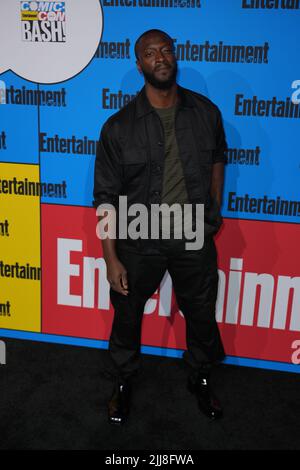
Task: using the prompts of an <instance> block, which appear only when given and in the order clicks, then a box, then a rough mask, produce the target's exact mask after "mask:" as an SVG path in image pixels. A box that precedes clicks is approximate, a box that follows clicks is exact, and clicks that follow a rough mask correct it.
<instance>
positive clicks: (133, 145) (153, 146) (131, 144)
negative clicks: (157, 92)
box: [93, 85, 227, 254]
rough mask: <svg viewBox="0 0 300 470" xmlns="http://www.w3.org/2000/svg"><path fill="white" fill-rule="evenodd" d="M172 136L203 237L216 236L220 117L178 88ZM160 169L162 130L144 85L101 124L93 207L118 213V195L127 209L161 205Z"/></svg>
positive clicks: (149, 249)
mask: <svg viewBox="0 0 300 470" xmlns="http://www.w3.org/2000/svg"><path fill="white" fill-rule="evenodd" d="M178 95H179V100H180V101H179V106H178V109H177V112H176V117H175V119H176V121H175V134H176V140H177V144H178V148H179V155H180V158H181V161H182V165H183V172H184V176H185V182H186V189H187V193H188V198H189V201H190V203H204V204H205V233H206V235H207V234H215V233H216V232H217V231H218V229H219V227H220V225H221V223H222V217H221V214H220V210H219V208H218V207H217V205H216V203H215V202H214V201H213V200H212V198H211V196H210V183H211V172H212V165H213V164H214V163H216V162H224V163H225V161H226V159H225V150H226V148H227V147H226V140H225V135H224V129H223V124H222V118H221V113H220V111H219V109H218V108H217V106H216V105H215V104H214V103H212V102H211V101H210V100H209V99H208V98H206V97H205V96H203V95H201V94H199V93H196V92H194V91H191V90H188V89H186V88H183V87H181V86H180V85H178ZM163 168H164V130H163V127H162V124H161V121H160V118H159V116H158V115H157V113H156V112H155V110H154V109H153V107H152V106H151V104H150V102H149V100H148V98H147V95H146V91H145V86H144V87H143V88H142V89H141V90H140V92H139V93H138V95H137V96H136V97H135V98H134V99H133V100H132V101H130V103H128V104H127V105H126V106H124V107H123V108H122V109H120V110H119V111H118V112H116V113H115V114H114V115H112V116H111V117H110V118H108V119H107V121H106V122H105V123H104V125H103V127H102V129H101V133H100V139H99V142H98V145H97V154H96V160H95V173H94V193H93V195H94V201H93V205H94V207H95V208H97V207H98V205H99V204H102V203H110V204H113V205H114V206H115V207H116V209H118V197H119V195H127V198H128V199H127V203H128V206H129V205H130V204H133V203H136V202H139V203H144V204H145V205H147V206H148V207H149V205H150V204H151V203H156V204H159V203H160V198H161V192H162V184H163ZM117 246H119V247H120V248H126V249H131V250H133V251H140V250H141V249H143V251H144V252H145V253H149V254H151V253H155V252H156V251H155V249H154V245H152V244H151V240H143V241H141V240H130V239H128V240H118V241H117Z"/></svg>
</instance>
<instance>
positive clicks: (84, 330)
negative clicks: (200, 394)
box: [0, 0, 300, 372]
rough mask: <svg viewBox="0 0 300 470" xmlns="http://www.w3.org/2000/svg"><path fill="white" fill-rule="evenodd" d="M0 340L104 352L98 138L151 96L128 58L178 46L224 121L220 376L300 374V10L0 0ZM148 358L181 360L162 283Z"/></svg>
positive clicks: (184, 2) (289, 2) (149, 327)
mask: <svg viewBox="0 0 300 470" xmlns="http://www.w3.org/2000/svg"><path fill="white" fill-rule="evenodd" d="M0 6H1V15H0V41H1V48H0V336H1V337H3V338H5V337H15V338H25V339H31V340H38V341H49V342H51V341H52V342H61V343H68V344H76V345H82V346H90V347H98V348H107V340H108V338H109V334H110V329H111V325H112V319H113V309H112V306H111V304H110V300H109V284H108V282H107V280H106V265H105V262H104V260H103V257H102V249H101V242H100V240H99V239H98V238H97V236H96V222H97V219H96V214H95V210H94V209H93V207H92V201H93V194H92V191H93V170H94V161H95V152H96V144H97V141H98V139H99V134H100V129H101V127H102V125H103V123H104V122H105V121H106V120H107V118H108V117H109V116H111V115H112V114H114V113H115V112H116V111H118V110H119V109H120V108H121V107H123V106H124V105H126V104H127V103H128V102H129V101H130V100H131V99H133V98H134V97H135V96H136V94H137V93H138V92H139V90H140V89H141V88H142V86H143V84H144V82H143V77H142V76H141V75H140V74H139V72H138V70H137V67H136V63H135V56H134V43H135V40H136V39H137V37H138V36H139V35H140V34H141V33H143V32H144V31H145V30H147V29H150V28H159V29H162V30H165V31H166V32H167V33H168V34H169V35H170V36H171V37H172V38H173V39H174V45H175V51H176V56H177V60H178V69H179V73H178V83H180V84H181V85H182V86H184V87H186V88H189V89H192V90H194V91H197V92H199V93H202V94H204V95H206V96H207V97H208V98H210V99H211V100H212V101H213V102H215V103H216V104H217V105H218V107H219V108H220V110H221V111H222V114H223V120H224V127H225V131H226V136H227V141H228V147H229V148H228V154H227V165H226V177H225V188H224V200H223V206H222V214H223V216H224V224H223V226H222V228H221V230H220V232H219V233H218V235H217V236H216V239H215V240H216V243H217V248H218V256H219V279H220V281H219V294H218V303H217V310H216V316H217V320H218V324H219V328H220V331H221V335H222V338H223V342H224V346H225V350H226V353H227V355H228V357H227V359H226V362H227V363H231V364H239V365H246V366H247V365H250V366H257V367H263V368H273V369H279V370H288V371H294V372H299V368H300V366H299V364H300V254H299V240H300V225H299V222H300V193H299V181H300V180H299V176H300V152H299V135H300V104H299V103H300V71H299V58H300V42H299V28H300V0H224V1H223V0H103V1H102V3H100V2H99V1H98V0H65V1H63V2H54V1H48V2H45V1H27V2H25V1H17V0H1V2H0ZM142 345H143V347H142V351H143V352H145V353H152V354H159V355H172V356H175V357H180V356H181V355H182V351H183V350H184V349H185V347H186V344H185V322H184V319H183V316H182V313H181V312H180V310H179V309H178V306H177V304H176V298H175V294H174V291H173V287H172V282H171V279H170V276H169V274H168V273H166V275H165V277H164V279H163V281H162V283H161V285H160V286H159V288H158V289H157V291H156V292H155V294H154V295H153V296H152V298H151V299H149V300H148V302H147V304H146V306H145V312H144V321H143V331H142Z"/></svg>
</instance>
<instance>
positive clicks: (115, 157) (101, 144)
mask: <svg viewBox="0 0 300 470" xmlns="http://www.w3.org/2000/svg"><path fill="white" fill-rule="evenodd" d="M121 188H122V165H121V152H120V148H119V146H118V142H117V138H116V135H115V133H114V131H113V129H112V127H111V126H110V125H109V124H107V122H106V123H105V124H104V125H103V127H102V129H101V132H100V138H99V141H98V142H97V151H96V159H95V169H94V191H93V197H94V200H93V206H94V207H95V208H97V207H98V206H99V205H100V204H103V203H109V204H112V205H113V206H114V207H116V208H117V206H118V202H119V201H118V197H119V194H120V192H121Z"/></svg>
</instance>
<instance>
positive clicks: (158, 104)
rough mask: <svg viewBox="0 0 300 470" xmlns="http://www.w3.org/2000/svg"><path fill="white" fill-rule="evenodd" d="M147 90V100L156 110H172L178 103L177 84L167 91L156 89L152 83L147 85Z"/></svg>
mask: <svg viewBox="0 0 300 470" xmlns="http://www.w3.org/2000/svg"><path fill="white" fill-rule="evenodd" d="M145 89H146V95H147V98H148V100H149V102H150V104H151V105H152V106H153V107H154V108H171V107H172V106H175V104H176V103H177V101H178V87H177V83H174V84H173V85H172V86H171V87H170V88H168V89H167V90H160V89H159V88H154V87H153V86H152V85H150V83H146V84H145Z"/></svg>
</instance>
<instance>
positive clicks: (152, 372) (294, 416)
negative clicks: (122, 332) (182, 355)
mask: <svg viewBox="0 0 300 470" xmlns="http://www.w3.org/2000/svg"><path fill="white" fill-rule="evenodd" d="M2 339H3V341H4V342H5V343H6V352H7V357H6V365H1V366H0V380H1V400H0V435H1V441H0V442H1V443H0V448H1V449H78V450H80V449H102V450H103V449H104V450H115V451H117V450H119V451H121V450H153V451H154V450H178V451H179V450H202V449H203V450H212V449H214V450H229V449H230V450H247V449H251V450H259V449H264V450H267V449H268V450H270V449H276V450H278V449H282V450H283V449H285V450H286V449H289V450H291V449H297V450H299V449H300V425H299V423H300V406H299V397H300V376H299V374H292V373H286V372H277V371H276V372H275V371H268V370H262V369H254V368H248V367H237V366H228V365H220V366H218V368H217V369H215V371H214V373H213V375H212V384H213V386H214V390H215V391H216V394H217V396H218V397H219V399H220V401H221V402H222V404H223V406H224V418H223V419H222V420H221V421H218V422H213V421H212V422H211V421H209V420H208V418H206V417H205V416H203V415H202V414H201V413H200V411H199V410H198V408H197V402H196V399H195V397H194V396H193V395H191V394H190V393H189V392H188V391H187V389H186V378H187V374H188V371H187V370H186V368H185V366H184V364H183V361H182V360H179V359H171V358H161V357H157V356H150V355H143V367H142V369H141V372H140V374H139V375H138V376H137V377H136V379H135V388H134V393H133V404H132V408H131V413H130V417H129V420H128V423H127V424H126V425H125V426H124V427H116V426H113V425H111V424H109V423H108V422H107V414H106V403H107V400H108V399H109V397H110V394H111V389H112V383H111V382H110V380H109V379H108V378H106V377H105V376H104V375H103V373H102V372H101V371H102V369H103V366H104V365H105V364H107V354H108V353H107V351H105V350H100V349H94V348H84V347H74V346H65V345H60V344H48V343H39V342H35V341H27V340H26V341H23V340H15V339H7V338H2Z"/></svg>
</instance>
